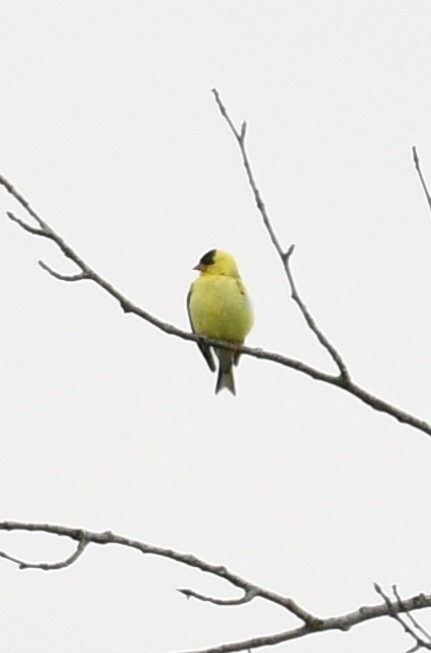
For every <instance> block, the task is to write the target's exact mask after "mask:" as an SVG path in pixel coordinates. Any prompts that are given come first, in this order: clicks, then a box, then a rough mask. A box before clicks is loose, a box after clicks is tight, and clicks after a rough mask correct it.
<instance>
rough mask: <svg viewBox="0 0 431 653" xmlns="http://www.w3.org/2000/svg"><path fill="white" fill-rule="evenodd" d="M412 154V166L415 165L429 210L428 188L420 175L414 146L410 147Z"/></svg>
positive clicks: (419, 166) (430, 205)
mask: <svg viewBox="0 0 431 653" xmlns="http://www.w3.org/2000/svg"><path fill="white" fill-rule="evenodd" d="M412 152H413V161H414V164H415V168H416V170H417V173H418V175H419V180H420V182H421V186H422V189H423V191H424V193H425V197H426V199H427V202H428V207H429V208H430V210H431V195H430V194H429V191H428V188H427V185H426V181H425V179H424V176H423V174H422V170H421V164H420V161H419V156H418V153H417V149H416V147H415V146H413V147H412Z"/></svg>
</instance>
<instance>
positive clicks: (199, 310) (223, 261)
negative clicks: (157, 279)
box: [187, 249, 253, 394]
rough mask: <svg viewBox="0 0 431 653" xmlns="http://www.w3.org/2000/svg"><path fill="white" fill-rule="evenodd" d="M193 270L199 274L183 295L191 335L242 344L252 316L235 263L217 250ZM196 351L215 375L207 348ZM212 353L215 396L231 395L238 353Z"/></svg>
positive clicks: (211, 251)
mask: <svg viewBox="0 0 431 653" xmlns="http://www.w3.org/2000/svg"><path fill="white" fill-rule="evenodd" d="M193 269H194V270H199V272H200V275H199V277H198V278H197V279H196V280H195V281H194V282H193V283H192V285H191V287H190V290H189V294H188V295H187V312H188V314H189V319H190V324H191V327H192V330H193V333H199V334H201V335H203V336H207V337H208V338H214V339H216V340H227V341H228V342H233V343H238V344H242V343H243V342H244V339H245V337H246V335H247V333H248V332H249V331H250V329H251V327H252V324H253V312H252V308H251V304H250V300H249V298H248V295H247V291H246V289H245V287H244V284H243V283H242V281H241V277H240V276H239V273H238V268H237V267H236V263H235V260H234V259H233V257H232V256H231V255H230V254H228V253H227V252H224V251H223V250H221V249H212V250H210V251H209V252H207V253H206V254H204V256H202V258H201V260H200V261H199V263H198V264H197V265H196V266H195V267H194V268H193ZM198 347H199V349H200V350H201V352H202V354H203V356H204V358H205V360H206V362H207V363H208V367H209V368H210V370H211V372H215V370H216V366H215V364H214V359H213V356H212V353H211V349H210V347H208V346H207V345H203V344H198ZM214 351H215V354H216V356H217V358H218V360H219V368H218V376H217V384H216V389H215V391H216V394H217V393H218V392H220V390H221V389H222V388H227V389H228V390H230V391H231V392H232V394H235V384H234V380H233V370H232V365H233V364H235V365H238V360H239V356H240V353H239V352H235V351H230V350H228V349H220V348H218V347H214Z"/></svg>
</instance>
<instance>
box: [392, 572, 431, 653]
mask: <svg viewBox="0 0 431 653" xmlns="http://www.w3.org/2000/svg"><path fill="white" fill-rule="evenodd" d="M392 591H393V593H394V596H395V598H396V599H397V601H398V605H400V606H404V602H403V600H402V598H401V596H400V595H399V593H398V588H397V586H396V585H392ZM406 617H407V619H408V620H409V621H410V623H411V624H412V625H413V626H414V628H417V630H418V631H419V632H421V633H422V635H423V636H424V637H425V638H426V639H427V640H428V641H429V642H430V643H431V635H430V634H429V633H428V632H427V631H426V630H425V628H423V627H422V626H421V625H420V623H419V622H418V621H416V619H415V618H414V617H413V615H412V614H410V612H409V611H408V610H406Z"/></svg>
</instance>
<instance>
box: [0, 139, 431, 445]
mask: <svg viewBox="0 0 431 653" xmlns="http://www.w3.org/2000/svg"><path fill="white" fill-rule="evenodd" d="M243 132H244V130H243ZM244 133H245V132H244ZM0 186H3V187H4V188H6V190H7V191H8V192H9V193H10V194H11V195H12V196H13V197H14V198H15V199H16V200H17V201H18V202H19V204H21V206H22V207H23V208H24V209H25V210H26V211H27V212H28V213H29V215H30V216H31V217H32V218H33V219H34V220H36V222H37V224H38V226H39V229H35V230H33V229H32V228H31V226H30V225H27V224H26V223H25V222H23V221H22V220H20V219H18V218H16V217H15V215H14V214H12V213H10V212H8V214H7V215H8V217H9V218H10V219H11V220H12V221H13V222H15V223H16V224H18V225H19V226H20V227H22V228H23V229H24V230H25V231H29V232H30V233H32V234H34V235H37V236H43V237H45V238H48V239H49V240H51V241H52V242H53V243H55V244H56V245H57V247H59V249H60V250H61V251H62V252H63V254H64V256H65V257H66V258H68V259H70V260H71V261H73V262H74V263H75V264H76V266H77V267H78V269H79V270H80V272H79V273H78V274H76V275H62V274H60V273H59V272H55V271H54V270H52V269H51V268H50V267H49V266H47V264H46V263H43V264H42V263H40V264H41V265H42V267H43V268H44V269H45V270H47V271H48V272H49V274H51V275H52V276H54V277H56V278H57V279H61V280H62V281H81V280H82V279H87V280H89V281H93V282H94V283H95V284H97V285H98V286H99V287H101V288H102V289H103V290H104V291H105V292H107V293H108V294H109V295H111V297H113V298H114V299H115V300H116V301H118V303H119V304H120V306H121V308H122V310H123V311H124V312H125V313H131V314H134V315H136V316H137V317H139V318H141V319H143V320H145V321H146V322H149V323H150V324H152V325H153V326H155V327H156V328H157V329H160V330H161V331H163V332H164V333H167V334H168V335H172V336H176V337H178V338H181V339H183V340H190V341H192V342H197V343H205V344H207V345H210V346H216V347H220V348H222V349H231V350H232V351H235V352H239V351H240V352H241V353H243V354H245V355H247V356H252V357H253V358H259V359H261V360H268V361H271V362H273V363H277V364H278V365H284V366H285V367H289V368H291V369H294V370H296V371H297V372H301V373H302V374H306V375H307V376H309V377H310V378H312V379H315V380H317V381H322V382H323V383H328V384H330V385H332V386H335V387H338V388H340V389H342V390H345V391H346V392H348V393H349V394H351V395H353V396H355V397H357V398H358V399H360V400H361V401H362V402H363V403H365V404H366V405H367V406H370V407H371V408H373V409H374V410H378V411H381V412H384V413H386V414H387V415H390V416H391V417H394V418H395V419H396V420H398V421H399V422H401V423H403V424H408V425H409V426H411V427H413V428H415V429H418V430H419V431H422V432H424V433H426V434H427V435H431V425H430V424H428V423H427V422H426V421H424V420H421V419H419V418H417V417H415V416H414V415H411V414H409V413H407V412H405V411H403V410H401V409H399V408H397V407H396V406H393V405H392V404H390V403H388V402H387V401H384V400H383V399H380V398H379V397H376V396H375V395H373V394H371V393H370V392H368V391H367V390H364V389H363V388H361V387H360V386H358V385H357V384H355V383H353V381H351V379H350V378H349V376H348V375H347V374H343V373H340V374H335V375H334V374H328V373H327V372H323V371H321V370H319V369H317V368H315V367H312V366H311V365H308V364H307V363H304V362H302V361H298V360H295V359H293V358H289V357H288V356H283V355H282V354H278V353H275V352H270V351H267V350H264V349H261V348H257V347H246V346H244V345H242V346H240V345H237V344H231V343H229V342H226V341H225V340H215V339H211V338H205V337H204V336H201V335H197V334H194V333H190V332H189V331H183V330H182V329H179V328H177V327H176V326H174V325H173V324H169V323H168V322H163V321H162V320H160V319H159V318H157V317H155V316H154V315H152V314H151V313H149V312H148V311H146V310H144V309H143V308H140V307H139V306H137V305H136V304H134V303H133V302H132V301H131V300H130V299H128V298H127V297H126V296H125V295H123V294H122V293H121V292H120V291H119V290H117V289H116V288H115V287H114V286H113V285H112V284H111V283H109V281H107V280H106V279H104V278H103V277H102V276H100V275H99V274H98V273H97V272H96V271H95V270H93V269H92V268H91V267H90V266H89V265H88V264H87V263H86V262H85V261H84V260H83V259H82V258H81V257H80V256H79V255H78V254H77V253H76V252H75V251H74V250H73V249H72V248H71V247H70V245H68V244H67V243H66V242H65V241H64V240H63V238H62V237H61V236H60V235H59V234H57V233H56V232H55V231H54V229H52V227H50V226H49V225H48V223H47V222H45V221H44V220H42V218H41V217H40V216H39V215H38V214H37V213H36V211H34V209H32V207H31V206H30V204H29V203H28V202H27V200H26V199H25V198H24V197H23V196H22V195H21V194H20V193H19V192H18V191H17V190H16V189H15V188H14V187H13V185H12V184H11V183H10V182H9V181H8V180H7V179H6V178H5V177H3V176H2V175H0ZM292 251H293V250H292V248H290V249H289V251H288V252H287V253H286V256H287V257H289V256H290V255H291V253H292ZM292 281H293V279H292ZM293 290H294V291H295V294H296V288H295V285H294V284H293ZM299 301H301V300H299ZM301 305H302V306H303V309H304V311H305V313H304V315H307V319H308V320H310V328H317V327H315V325H314V321H313V319H312V318H311V315H310V314H309V313H308V312H307V311H306V309H305V307H304V305H303V304H302V302H301ZM317 333H319V331H318V330H317ZM316 335H317V334H316ZM340 365H341V366H342V364H341V363H340ZM340 369H341V368H340Z"/></svg>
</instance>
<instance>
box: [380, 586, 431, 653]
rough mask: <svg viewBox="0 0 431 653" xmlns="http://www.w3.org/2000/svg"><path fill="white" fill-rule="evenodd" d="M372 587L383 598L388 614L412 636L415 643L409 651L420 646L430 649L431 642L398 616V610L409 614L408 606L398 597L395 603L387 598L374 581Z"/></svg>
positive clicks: (411, 651) (415, 649) (411, 652)
mask: <svg viewBox="0 0 431 653" xmlns="http://www.w3.org/2000/svg"><path fill="white" fill-rule="evenodd" d="M374 589H375V590H376V592H377V594H379V595H380V596H381V597H382V599H383V600H384V602H385V604H386V607H387V608H388V614H389V616H391V617H393V619H395V621H398V623H399V624H400V625H401V627H402V628H403V630H404V632H405V633H407V635H410V637H412V638H413V639H414V640H415V642H416V644H415V646H414V647H413V649H410V653H413V651H417V650H419V649H420V648H425V649H428V650H431V644H430V643H428V642H425V641H424V640H423V639H422V638H421V637H419V635H417V634H416V633H415V631H414V630H413V629H412V628H411V627H410V626H409V625H408V624H407V623H406V622H405V621H404V620H403V619H401V617H400V616H399V613H400V612H403V613H405V614H406V615H407V616H409V613H410V608H407V607H406V606H405V604H404V602H403V601H400V600H399V598H398V597H397V600H396V602H395V604H394V603H393V602H392V601H391V600H390V599H389V597H388V596H387V595H386V594H385V593H384V592H383V590H382V588H381V587H380V585H378V584H377V583H374Z"/></svg>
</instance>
